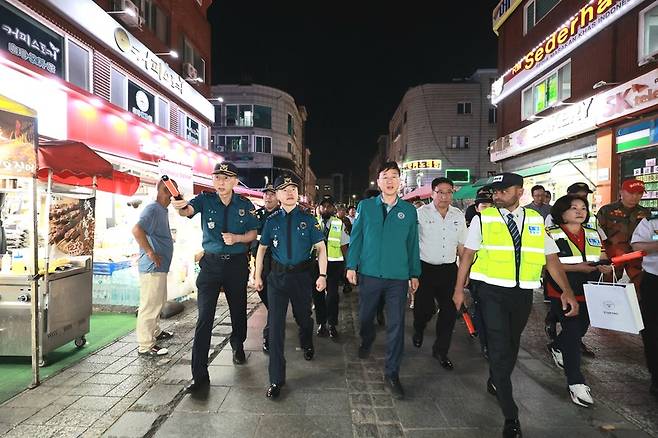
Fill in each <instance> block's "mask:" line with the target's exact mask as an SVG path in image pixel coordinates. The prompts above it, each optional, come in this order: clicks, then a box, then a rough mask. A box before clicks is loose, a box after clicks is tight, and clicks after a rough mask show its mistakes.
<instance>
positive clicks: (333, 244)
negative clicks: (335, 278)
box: [317, 216, 344, 262]
mask: <svg viewBox="0 0 658 438" xmlns="http://www.w3.org/2000/svg"><path fill="white" fill-rule="evenodd" d="M317 219H318V223H319V224H320V225H321V226H322V232H323V233H325V235H326V230H325V229H324V219H322V216H318V217H317ZM343 226H344V225H343V221H341V220H340V219H339V218H337V217H336V216H331V218H330V219H329V235H328V236H327V260H328V261H330V262H342V261H343V260H344V259H343V251H341V249H340V246H341V245H340V241H341V237H342V236H343Z"/></svg>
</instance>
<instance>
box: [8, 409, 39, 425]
mask: <svg viewBox="0 0 658 438" xmlns="http://www.w3.org/2000/svg"><path fill="white" fill-rule="evenodd" d="M38 411H39V408H12V407H7V406H2V407H0V423H4V424H9V425H12V426H13V425H16V424H18V423H20V422H22V421H23V420H25V419H26V418H28V417H31V416H32V415H34V414H36V413H37V412H38Z"/></svg>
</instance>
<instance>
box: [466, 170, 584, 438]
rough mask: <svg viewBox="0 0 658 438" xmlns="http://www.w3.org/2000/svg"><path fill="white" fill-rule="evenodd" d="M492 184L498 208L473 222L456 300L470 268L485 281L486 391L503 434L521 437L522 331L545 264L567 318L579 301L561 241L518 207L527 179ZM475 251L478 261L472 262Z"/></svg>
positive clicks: (500, 178) (504, 177)
mask: <svg viewBox="0 0 658 438" xmlns="http://www.w3.org/2000/svg"><path fill="white" fill-rule="evenodd" d="M491 186H492V189H493V201H494V204H495V205H496V207H495V208H494V207H490V208H487V209H485V210H483V211H482V212H481V213H480V216H475V217H474V218H473V219H472V220H471V227H470V228H469V230H468V235H467V236H466V242H465V244H464V252H463V256H462V259H461V260H460V261H459V271H458V274H457V282H456V284H455V291H454V295H453V301H454V303H455V307H456V308H457V309H461V306H462V304H463V302H464V286H465V284H466V279H467V278H468V272H469V269H470V271H471V278H473V279H475V280H480V281H481V282H482V283H481V284H480V285H479V287H478V292H479V296H480V304H481V306H482V315H483V317H484V323H485V326H486V330H487V346H488V349H489V373H490V378H489V381H488V382H487V391H489V392H490V393H491V394H496V395H497V397H498V403H499V404H500V407H501V409H502V411H503V415H504V416H505V427H504V429H503V437H520V436H522V433H521V425H520V423H519V418H518V407H517V406H516V404H515V403H514V398H513V396H512V381H511V375H512V371H513V370H514V365H515V364H516V358H517V355H518V353H519V345H520V341H521V333H522V332H523V329H524V328H525V325H526V323H527V322H528V317H529V316H530V311H531V310H532V295H533V289H536V288H538V287H539V286H540V281H539V279H540V278H541V273H542V268H543V267H544V265H546V269H547V270H548V272H549V273H550V274H551V276H552V277H553V278H554V279H555V281H556V283H557V284H558V285H559V287H560V289H562V291H563V293H562V295H561V297H560V299H561V301H562V309H563V310H564V311H565V316H574V315H577V314H578V302H577V301H576V298H575V296H574V293H573V291H572V290H571V287H570V286H569V282H568V281H567V278H566V275H565V273H564V270H563V268H562V265H561V264H560V260H559V259H558V257H557V253H558V252H559V250H558V248H557V245H556V244H555V242H554V241H553V239H551V238H550V237H548V236H547V235H546V232H545V230H544V218H542V217H541V215H540V214H539V213H537V212H535V211H534V210H531V209H527V208H522V207H520V206H519V199H520V198H521V196H522V195H523V177H521V176H520V175H517V174H515V173H502V174H500V175H496V176H494V177H493V178H492V184H491ZM476 252H477V260H476V262H475V263H474V264H473V265H472V266H471V264H472V263H473V260H474V258H475V253H476ZM568 306H571V309H569V308H568Z"/></svg>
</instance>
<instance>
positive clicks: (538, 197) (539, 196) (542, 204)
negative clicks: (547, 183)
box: [523, 185, 551, 219]
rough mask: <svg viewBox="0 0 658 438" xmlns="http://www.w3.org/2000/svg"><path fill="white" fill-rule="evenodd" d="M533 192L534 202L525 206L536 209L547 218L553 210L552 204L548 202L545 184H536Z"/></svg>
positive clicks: (531, 191)
mask: <svg viewBox="0 0 658 438" xmlns="http://www.w3.org/2000/svg"><path fill="white" fill-rule="evenodd" d="M530 193H531V194H532V202H531V203H529V204H528V205H525V206H524V207H523V208H529V209H531V210H534V211H536V212H537V213H539V214H540V215H541V217H542V218H543V219H546V216H548V215H549V214H550V212H551V206H550V205H548V204H547V203H546V190H545V189H544V186H541V185H536V186H533V187H532V189H530Z"/></svg>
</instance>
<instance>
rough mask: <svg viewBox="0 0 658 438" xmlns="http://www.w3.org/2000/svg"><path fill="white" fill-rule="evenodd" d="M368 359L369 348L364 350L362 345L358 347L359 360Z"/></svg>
mask: <svg viewBox="0 0 658 438" xmlns="http://www.w3.org/2000/svg"><path fill="white" fill-rule="evenodd" d="M369 357H370V348H366V347H365V346H364V345H363V344H362V345H359V359H368V358H369Z"/></svg>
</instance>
